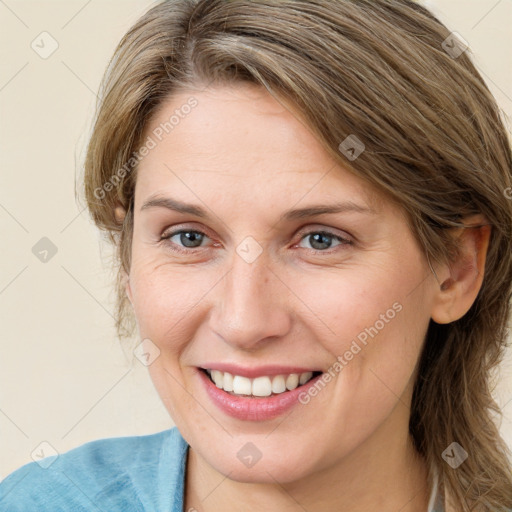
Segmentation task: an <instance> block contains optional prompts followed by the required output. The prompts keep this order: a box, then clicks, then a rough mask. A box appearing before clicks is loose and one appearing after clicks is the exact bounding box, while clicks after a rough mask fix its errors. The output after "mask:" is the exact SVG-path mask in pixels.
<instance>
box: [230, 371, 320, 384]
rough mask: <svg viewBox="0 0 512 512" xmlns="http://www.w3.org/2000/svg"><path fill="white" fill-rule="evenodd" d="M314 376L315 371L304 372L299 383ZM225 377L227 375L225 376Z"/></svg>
mask: <svg viewBox="0 0 512 512" xmlns="http://www.w3.org/2000/svg"><path fill="white" fill-rule="evenodd" d="M311 377H313V372H304V373H301V374H300V379H299V384H300V385H301V386H302V384H305V383H306V382H307V381H308V380H309V379H311ZM224 378H225V377H224Z"/></svg>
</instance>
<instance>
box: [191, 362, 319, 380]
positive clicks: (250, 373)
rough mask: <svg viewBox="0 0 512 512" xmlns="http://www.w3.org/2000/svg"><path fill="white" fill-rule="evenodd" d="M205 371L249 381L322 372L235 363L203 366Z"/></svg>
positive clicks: (311, 369)
mask: <svg viewBox="0 0 512 512" xmlns="http://www.w3.org/2000/svg"><path fill="white" fill-rule="evenodd" d="M201 368H202V369H204V370H219V371H221V372H228V373H231V375H240V377H247V378H248V379H255V378H256V377H274V376H276V375H289V374H290V373H298V374H299V375H300V374H301V373H305V372H321V371H323V370H321V369H319V368H303V367H299V366H282V365H264V366H251V367H243V366H239V365H237V364H234V363H209V364H204V365H202V366H201Z"/></svg>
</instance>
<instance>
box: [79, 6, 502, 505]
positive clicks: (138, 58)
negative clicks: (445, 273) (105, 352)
mask: <svg viewBox="0 0 512 512" xmlns="http://www.w3.org/2000/svg"><path fill="white" fill-rule="evenodd" d="M454 49H455V50H454ZM457 50H459V51H457ZM462 50H463V47H461V46H460V45H459V46H457V43H454V39H453V35H451V33H450V30H449V29H448V28H447V27H446V26H445V25H443V23H441V22H440V21H439V20H438V19H437V18H436V17H435V16H434V15H433V14H432V13H431V12H430V11H428V10H427V9H426V8H424V7H422V6H421V5H418V4H417V3H415V2H413V1H411V0H393V1H390V0H360V1H355V0H253V1H252V0H169V1H165V2H162V3H160V4H157V5H156V6H154V7H153V8H151V9H150V10H149V11H148V12H147V13H146V14H144V15H143V16H142V17H141V18H140V19H139V20H138V21H137V22H136V23H135V24H134V25H133V27H132V28H130V30H129V31H128V32H127V33H126V35H125V36H124V37H123V38H122V40H121V42H120V43H119V45H118V47H117V48H116V50H115V53H114V56H113V57H112V59H111V61H110V64H109V66H108V69H107V70H106V73H105V76H104V78H103V81H102V85H101V90H100V96H99V97H100V101H99V103H98V105H97V113H96V117H95V122H94V126H93V131H92V134H91V137H90V139H89V144H88V147H87V154H86V159H85V169H84V171H85V172H84V184H83V192H84V194H85V200H86V206H87V207H88V209H89V212H90V214H91V216H92V218H93V220H94V222H95V224H96V225H97V226H98V227H99V228H100V230H102V231H103V232H104V233H105V234H106V235H107V239H108V240H109V241H110V242H112V243H113V244H114V247H115V250H116V268H117V270H118V273H117V318H116V327H117V332H118V334H119V337H120V338H124V337H129V336H131V335H133V330H134V325H135V323H134V318H133V314H132V312H131V308H129V303H128V300H127V297H126V294H125V288H124V281H123V276H124V275H125V274H124V273H123V271H124V272H125V273H126V274H127V273H129V269H130V249H131V237H132V229H133V199H134V190H135V182H136V176H137V163H138V158H139V157H137V156H136V155H138V153H137V150H138V149H139V148H140V146H141V144H142V142H143V140H142V137H143V134H144V130H145V127H146V126H147V124H148V122H149V120H150V119H151V118H152V116H154V114H155V112H156V111H157V110H158V108H159V107H160V106H161V105H162V103H163V101H164V100H165V99H167V98H168V97H169V96H170V95H172V94H173V93H175V92H176V91H178V90H182V91H183V90H193V89H194V88H195V89H197V88H198V87H206V86H208V85H217V84H226V83H233V82H235V83H236V82H238V81H246V82H251V83H255V84H258V85H260V86H262V87H265V88H266V89H267V90H268V91H269V92H270V93H271V94H272V95H273V96H274V97H276V98H279V99H280V100H282V101H285V102H287V103H288V104H289V105H290V106H291V107H293V108H294V110H295V111H296V112H298V114H299V115H300V116H301V118H302V120H303V121H304V122H305V124H306V126H308V128H309V129H310V130H311V131H312V133H314V134H315V135H316V136H317V137H318V140H319V141H320V142H321V143H322V144H323V146H324V147H325V149H326V150H327V151H328V152H329V153H330V154H331V155H332V156H333V158H334V159H335V160H336V161H338V162H340V164H341V165H343V166H344V167H345V168H348V169H350V170H352V171H353V172H355V173H356V174H357V175H358V176H360V177H362V178H363V179H365V180H367V181H368V182H370V183H372V184H373V185H374V186H377V187H378V188H379V190H381V191H382V192H383V193H385V194H387V195H388V196H389V197H390V198H392V199H393V200H394V201H396V202H397V203H398V204H399V205H400V206H401V207H402V208H403V211H404V212H405V213H406V214H407V217H408V219H409V222H410V227H411V230H412V232H413V233H414V235H415V236H416V238H417V240H418V243H419V244H420V247H421V248H422V250H424V252H425V254H426V255H427V257H428V258H429V261H433V262H449V261H450V259H451V258H454V257H455V256H456V254H457V247H456V245H454V244H455V242H454V241H453V238H452V237H451V236H450V229H449V228H452V227H457V226H461V225H462V224H461V221H462V219H463V218H464V217H466V216H469V215H473V214H477V213H480V214H483V215H484V216H485V218H486V219H487V220H488V222H489V223H490V224H491V226H492V232H491V241H490V245H489V249H488V253H487V260H486V267H485V277H484V280H483V284H482V287H481V289H480V292H479V294H478V296H477V298H476V300H475V302H474V304H473V305H472V307H471V309H470V310H469V311H468V312H467V314H466V315H464V316H463V317H462V318H461V319H459V320H457V321H455V322H452V323H450V324H447V325H439V324H436V323H434V322H433V321H431V323H430V326H429V328H428V331H427V333H426V339H425V343H424V348H423V350H422V353H421V355H420V358H419V362H418V375H417V380H416V382H415V387H414V393H413V399H412V405H411V415H410V424H409V430H410V434H411V437H412V439H413V442H414V445H415V447H416V449H417V451H418V452H419V453H420V454H421V455H422V456H423V457H424V458H425V460H426V463H427V464H428V467H429V468H430V470H435V471H437V474H438V475H439V483H440V490H441V492H442V493H443V494H444V495H445V496H447V497H448V498H449V503H450V504H451V505H452V506H453V507H454V508H455V510H457V511H463V512H467V511H487V512H490V511H496V510H502V509H504V508H506V507H512V476H511V465H510V452H509V450H508V447H507V446H506V444H505V443H504V442H503V440H502V438H501V437H500V434H499V429H498V426H497V424H496V422H495V418H494V416H495V415H496V414H498V415H499V413H500V410H499V407H498V405H497V404H496V402H495V401H494V399H493V397H492V394H491V393H492V391H493V385H494V382H493V379H494V377H495V370H496V369H497V366H498V364H499V363H500V361H501V360H502V358H503V355H504V350H505V347H506V343H507V342H506V336H507V319H508V317H509V309H510V296H511V283H512V243H511V240H512V201H511V200H510V197H512V188H511V186H512V178H511V175H512V151H511V141H510V138H509V135H508V133H507V129H506V126H505V122H504V118H503V117H502V114H501V111H500V109H499V108H498V106H497V104H496V101H495V99H494V98H493V96H492V95H491V93H490V91H489V89H488V88H487V86H486V84H485V82H484V80H483V79H482V77H481V75H480V73H479V72H478V71H477V69H476V68H475V66H474V64H473V63H472V60H471V56H470V50H469V49H467V50H466V51H462ZM461 52H462V53H461ZM351 134H353V135H356V136H357V138H358V139H360V140H361V141H363V142H364V145H365V151H364V152H363V153H362V154H361V155H360V156H359V157H358V158H357V159H356V160H353V161H349V160H348V159H347V158H345V157H344V156H343V155H342V154H341V153H340V151H339V149H338V147H339V145H340V143H341V142H342V141H344V140H345V139H346V138H347V136H349V135H351ZM134 155H135V156H134ZM507 196H508V197H507ZM116 205H122V206H123V207H124V208H125V209H126V210H127V214H126V216H125V217H124V220H123V221H122V222H121V221H120V220H119V219H118V218H117V217H116V215H115V213H114V212H115V207H116ZM454 441H456V442H457V443H459V444H460V445H461V446H462V447H463V448H464V449H465V450H466V451H467V452H468V454H469V456H468V458H467V460H465V461H464V463H463V464H461V465H460V466H459V467H458V468H457V469H452V468H451V467H450V466H449V465H448V464H447V463H446V462H445V461H444V460H443V458H442V454H443V452H444V450H445V449H446V448H447V447H448V446H449V445H450V444H451V443H452V442H454Z"/></svg>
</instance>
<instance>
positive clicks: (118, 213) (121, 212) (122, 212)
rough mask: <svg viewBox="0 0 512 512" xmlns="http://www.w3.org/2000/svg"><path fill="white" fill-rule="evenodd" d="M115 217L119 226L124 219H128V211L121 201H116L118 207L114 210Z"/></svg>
mask: <svg viewBox="0 0 512 512" xmlns="http://www.w3.org/2000/svg"><path fill="white" fill-rule="evenodd" d="M114 217H115V219H116V222H117V223H118V224H122V223H123V221H124V218H125V217H126V209H125V208H124V206H123V205H122V204H121V203H120V202H119V201H116V206H115V208H114Z"/></svg>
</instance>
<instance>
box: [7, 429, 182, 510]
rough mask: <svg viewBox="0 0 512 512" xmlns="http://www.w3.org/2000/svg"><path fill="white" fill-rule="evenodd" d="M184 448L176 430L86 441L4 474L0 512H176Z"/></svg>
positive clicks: (179, 508) (180, 491)
mask: <svg viewBox="0 0 512 512" xmlns="http://www.w3.org/2000/svg"><path fill="white" fill-rule="evenodd" d="M187 449H188V444H187V442H186V441H185V440H184V439H183V437H182V436H181V434H180V433H179V431H178V429H177V428H176V427H174V428H172V429H169V430H164V431H163V432H159V433H158V434H151V435H147V436H134V437H116V438H110V439H100V440H98V441H92V442H90V443H86V444H84V445H82V446H79V447H78V448H74V449H73V450H70V451H68V452H66V453H64V454H60V455H53V456H52V457H47V458H44V459H41V460H40V461H38V462H31V463H29V464H26V465H24V466H22V467H21V468H19V469H17V470H16V471H14V472H13V473H11V474H10V475H8V476H7V477H6V478H5V479H4V480H2V482H1V483H0V511H1V512H28V511H30V512H34V511H36V510H37V511H38V512H50V511H51V512H61V511H62V512H64V511H65V512H69V511H70V510H72V511H73V512H91V511H94V512H99V511H103V512H115V511H122V512H144V511H147V512H151V511H154V512H157V511H158V512H182V511H183V497H184V482H185V465H186V461H187V457H186V455H187ZM45 468H46V469H45Z"/></svg>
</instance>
